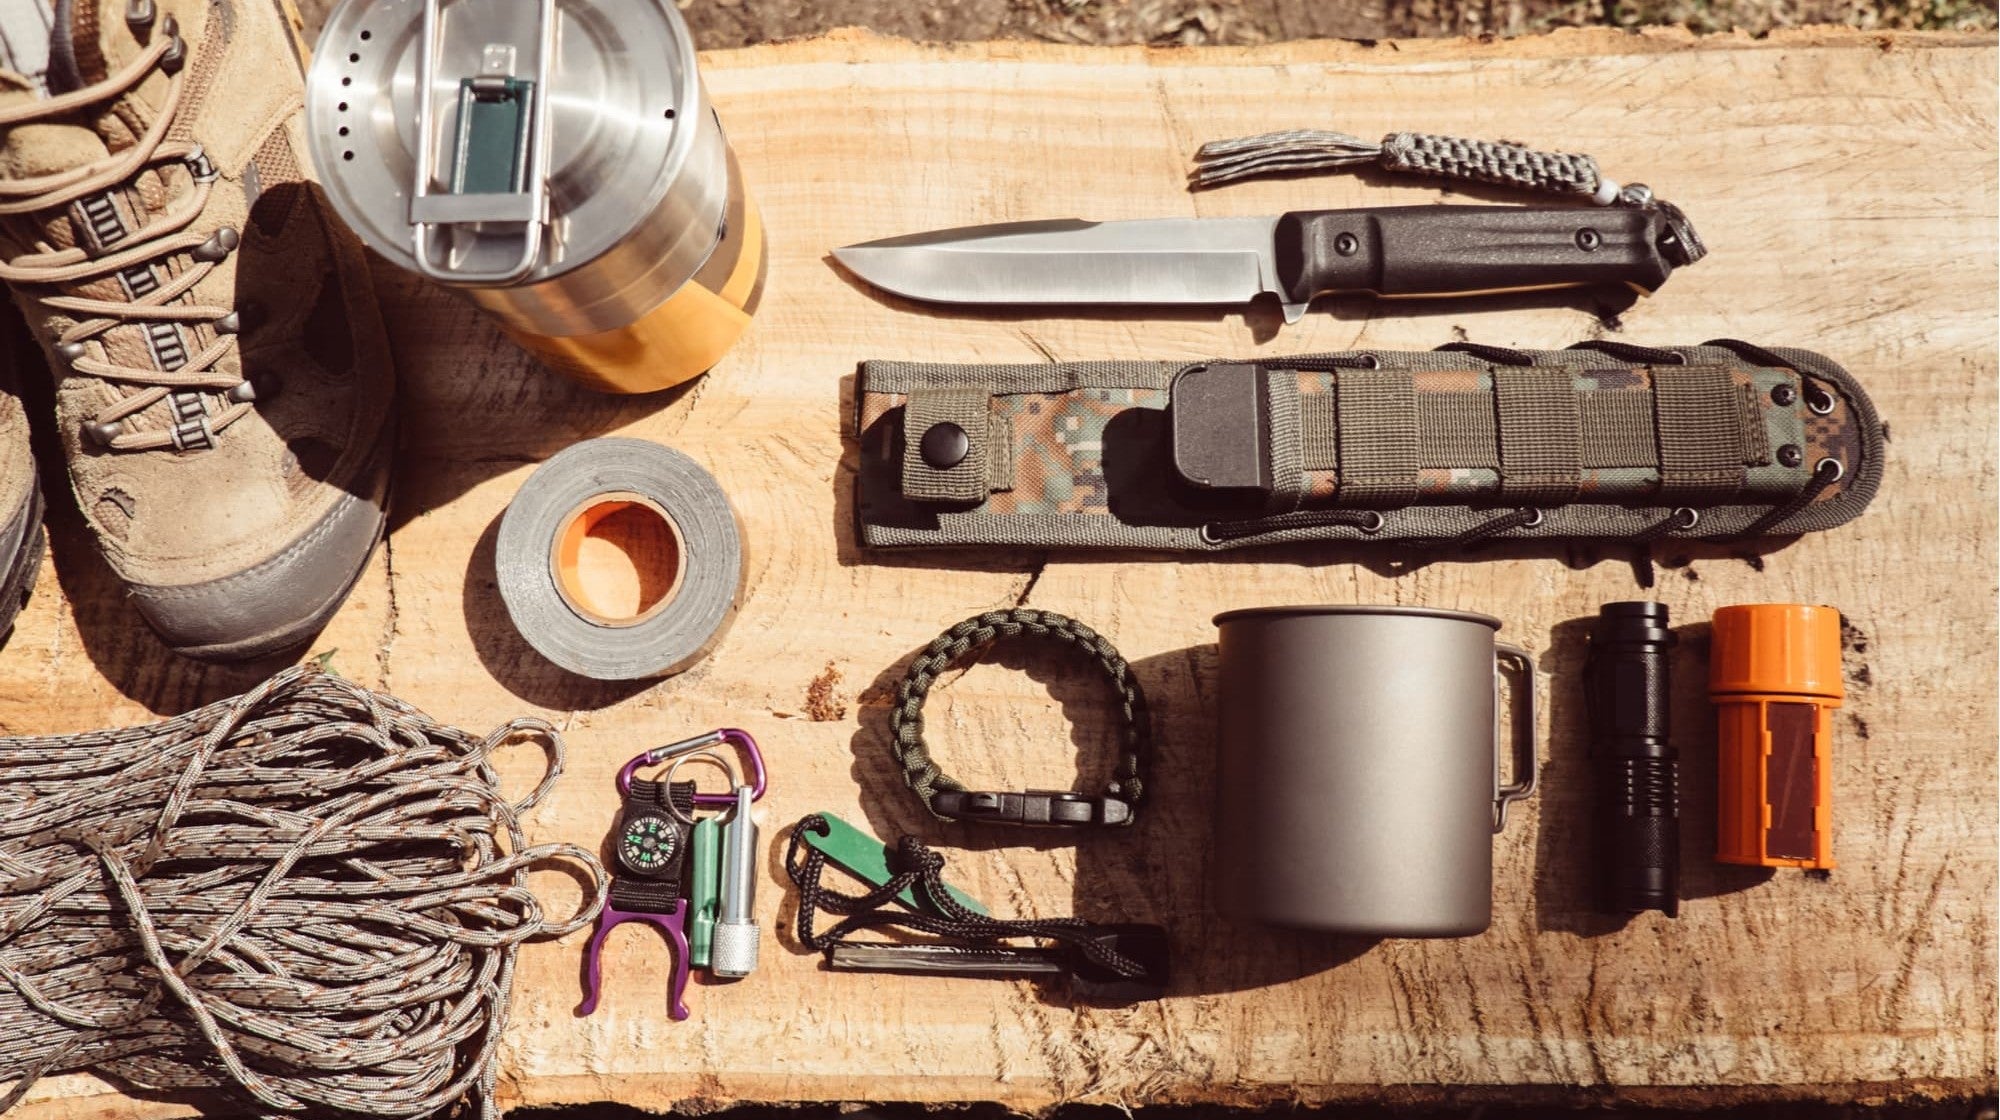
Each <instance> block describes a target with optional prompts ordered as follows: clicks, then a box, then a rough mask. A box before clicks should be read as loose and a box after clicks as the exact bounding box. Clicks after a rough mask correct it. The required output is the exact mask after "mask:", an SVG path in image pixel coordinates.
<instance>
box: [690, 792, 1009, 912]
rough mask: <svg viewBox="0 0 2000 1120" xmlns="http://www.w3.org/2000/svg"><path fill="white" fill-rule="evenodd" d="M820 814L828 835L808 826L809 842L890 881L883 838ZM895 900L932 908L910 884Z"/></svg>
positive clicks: (960, 894)
mask: <svg viewBox="0 0 2000 1120" xmlns="http://www.w3.org/2000/svg"><path fill="white" fill-rule="evenodd" d="M820 816H821V817H822V818H824V819H825V820H826V835H824V836H821V835H819V834H818V833H815V832H813V831H812V830H810V829H806V830H804V831H805V838H806V843H807V844H810V845H812V846H813V847H814V848H816V849H818V850H819V851H820V852H821V853H822V854H824V855H825V856H826V858H827V859H828V860H831V861H832V862H833V863H834V864H836V865H838V866H839V867H841V868H842V869H843V870H845V871H846V872H847V873H848V874H850V875H852V876H854V877H855V878H857V879H859V880H861V881H862V882H864V883H868V884H870V885H871V886H877V887H879V886H881V885H882V884H884V883H887V882H888V881H889V849H887V848H885V847H883V846H882V842H881V841H880V840H877V839H875V838H874V837H873V836H870V835H868V834H867V833H865V832H863V831H861V830H860V829H858V828H856V827H854V826H853V825H851V824H848V823H847V822H846V821H844V820H841V819H840V818H839V817H836V816H834V815H833V814H832V813H821V814H820ZM699 839H700V838H699V837H697V838H696V841H697V843H696V847H695V858H697V859H699V858H700V857H701V847H700V845H699ZM697 882H699V880H697ZM944 889H945V891H946V892H947V893H948V894H950V895H951V897H952V901H954V902H956V903H958V904H959V905H960V906H963V907H965V908H966V909H967V910H970V911H972V912H973V913H975V914H986V913H987V912H988V911H987V909H986V907H984V906H982V905H980V904H979V900H978V899H976V898H974V897H972V896H971V895H969V894H966V893H965V892H964V891H962V890H959V889H958V888H957V887H954V886H952V885H951V884H950V883H946V884H945V887H944ZM896 901H898V902H900V903H902V904H903V905H905V906H907V907H909V908H910V909H912V910H916V911H919V912H922V911H925V910H928V909H929V907H926V906H925V905H924V904H922V903H920V902H918V901H917V896H916V892H915V891H913V890H911V889H909V888H907V887H905V888H904V889H903V891H902V893H900V894H898V895H897V896H896Z"/></svg>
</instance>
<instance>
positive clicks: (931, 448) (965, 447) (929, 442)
mask: <svg viewBox="0 0 2000 1120" xmlns="http://www.w3.org/2000/svg"><path fill="white" fill-rule="evenodd" d="M917 447H918V450H919V451H920V452H921V453H922V454H923V457H924V465H925V466H927V467H930V468H931V469H932V470H938V471H948V470H950V469H951V468H953V467H955V466H957V465H959V464H960V463H963V462H964V461H965V456H966V453H967V452H969V451H971V450H972V440H971V438H970V437H968V436H967V435H966V434H965V429H964V428H961V427H959V426H958V425H957V424H954V423H952V422H951V421H949V420H942V421H939V422H938V423H936V424H932V425H931V426H930V428H929V429H928V430H926V431H925V432H924V438H923V441H922V442H921V443H919V444H918V445H917Z"/></svg>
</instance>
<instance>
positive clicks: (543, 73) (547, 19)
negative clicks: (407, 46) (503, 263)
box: [410, 0, 556, 285]
mask: <svg viewBox="0 0 2000 1120" xmlns="http://www.w3.org/2000/svg"><path fill="white" fill-rule="evenodd" d="M443 6H444V0H424V13H423V23H422V34H421V36H420V37H419V40H418V43H417V161H416V164H417V171H416V182H415V183H413V184H412V185H411V188H410V238H411V243H412V244H411V248H412V250H413V251H414V253H415V256H416V258H417V270H418V271H419V272H421V273H423V274H424V275H425V276H428V277H430V278H431V279H432V280H436V281H438V282H440V283H444V284H484V285H505V284H512V283H514V282H515V281H517V280H520V279H521V278H522V277H525V276H526V275H528V274H529V273H530V272H533V271H534V270H535V265H536V264H538V263H540V261H541V255H542V231H543V228H544V227H545V226H546V225H547V223H548V206H549V151H550V143H549V129H548V123H549V105H550V103H551V102H553V101H554V100H555V99H554V98H552V97H550V96H549V74H550V72H551V71H552V70H553V68H554V58H555V47H556V0H540V4H539V11H538V16H537V20H538V22H537V24H536V37H537V38H538V39H539V40H540V45H539V47H538V48H537V50H536V54H535V88H534V90H533V91H532V93H531V94H530V104H529V106H528V120H529V124H528V171H527V175H526V186H527V188H528V189H527V191H526V192H525V193H521V192H516V193H512V194H467V195H461V194H450V195H437V194H433V193H431V178H432V176H433V175H434V174H435V171H436V159H435V156H434V153H435V150H436V148H435V146H436V128H437V115H436V108H435V105H434V104H433V102H434V97H433V91H432V88H431V85H432V81H433V72H434V71H435V70H436V68H437V52H438V35H439V31H438V17H439V15H440V13H441V9H442V8H443ZM465 111H466V110H465V109H464V108H463V107H461V108H460V110H459V112H460V113H461V114H463V113H464V112H465ZM460 127H461V129H462V128H464V127H465V122H463V121H461V122H460ZM481 222H519V223H521V227H522V228H521V256H520V258H519V259H518V260H516V261H515V263H514V264H513V265H511V266H510V267H508V268H504V269H499V270H496V271H491V272H471V271H466V270H463V269H454V268H449V267H445V268H440V267H438V266H437V265H436V264H434V263H433V262H432V260H431V244H432V240H433V237H434V234H435V231H436V228H437V227H438V226H450V225H462V224H472V223H481Z"/></svg>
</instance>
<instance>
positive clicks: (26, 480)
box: [0, 316, 42, 641]
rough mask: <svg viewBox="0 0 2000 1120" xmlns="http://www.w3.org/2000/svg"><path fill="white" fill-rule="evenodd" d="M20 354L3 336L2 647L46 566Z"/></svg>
mask: <svg viewBox="0 0 2000 1120" xmlns="http://www.w3.org/2000/svg"><path fill="white" fill-rule="evenodd" d="M7 317H8V318H11V316H7ZM5 325H6V324H4V323H0V328H3V327H4V326H5ZM13 329H14V330H19V329H20V328H19V326H18V325H15V326H14V327H13ZM11 333H12V332H11V331H8V332H7V334H11ZM18 345H19V346H25V345H26V342H25V341H23V342H21V343H19V344H18ZM17 348H18V347H17V345H16V344H15V343H14V340H13V339H12V338H8V337H5V336H0V641H4V640H6V637H7V632H8V631H10V630H12V629H13V628H14V616H15V615H17V614H19V613H21V606H22V604H24V603H26V602H27V601H28V591H29V589H31V588H33V587H34V586H35V572H36V571H37V570H38V569H40V568H41V566H42V492H41V489H40V488H39V487H38V486H36V485H35V457H34V455H33V454H32V453H31V452H30V451H29V450H28V416H27V413H25V412H23V411H21V398H20V396H19V395H17V393H16V391H15V390H16V388H17V386H16V382H15V375H16V372H17V371H16V368H15V361H14V356H15V350H16V349H17Z"/></svg>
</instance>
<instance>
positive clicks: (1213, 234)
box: [833, 218, 1305, 322]
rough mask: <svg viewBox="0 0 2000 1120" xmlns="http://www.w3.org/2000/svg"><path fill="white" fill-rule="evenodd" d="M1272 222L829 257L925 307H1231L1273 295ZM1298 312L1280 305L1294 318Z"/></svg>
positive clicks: (900, 242) (1082, 226) (932, 236)
mask: <svg viewBox="0 0 2000 1120" xmlns="http://www.w3.org/2000/svg"><path fill="white" fill-rule="evenodd" d="M1276 226H1277V219H1276V218H1163V219H1151V220H1141V221H1127V222H1084V221H1077V220H1074V219H1064V220H1058V221H1042V222H1009V223H1005V224H1001V225H988V226H967V227H964V228H962V229H946V230H935V231H932V232H930V233H918V234H911V235H909V236H906V237H891V238H886V239H884V240H881V241H869V242H866V243H864V244H860V245H849V246H847V247H846V248H844V249H835V250H834V251H833V256H834V259H835V260H837V261H839V262H840V263H841V264H842V265H844V266H845V267H846V268H847V269H848V270H849V271H851V272H853V273H854V274H855V275H857V276H859V277H861V278H862V279H863V280H866V281H867V282H868V283H870V284H872V285H874V286H875V287H878V288H881V289H882V290H884V291H888V292H894V293H895V294H897V295H900V296H907V297H909V298H910V299H917V300H925V301H927V302H931V303H997V304H1238V303H1248V302H1249V301H1250V300H1251V299H1253V298H1255V297H1256V296H1257V295H1258V293H1260V292H1276V291H1277V290H1278V282H1277V266H1276V261H1275V249H1274V247H1273V240H1272V235H1273V231H1274V229H1275V228H1276ZM1304 310H1305V308H1304V306H1303V305H1301V306H1299V307H1298V308H1297V309H1296V311H1295V310H1294V309H1293V308H1291V307H1287V308H1286V309H1285V317H1286V320H1287V321H1288V322H1289V321H1296V319H1297V315H1298V314H1300V313H1303V312H1304Z"/></svg>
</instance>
